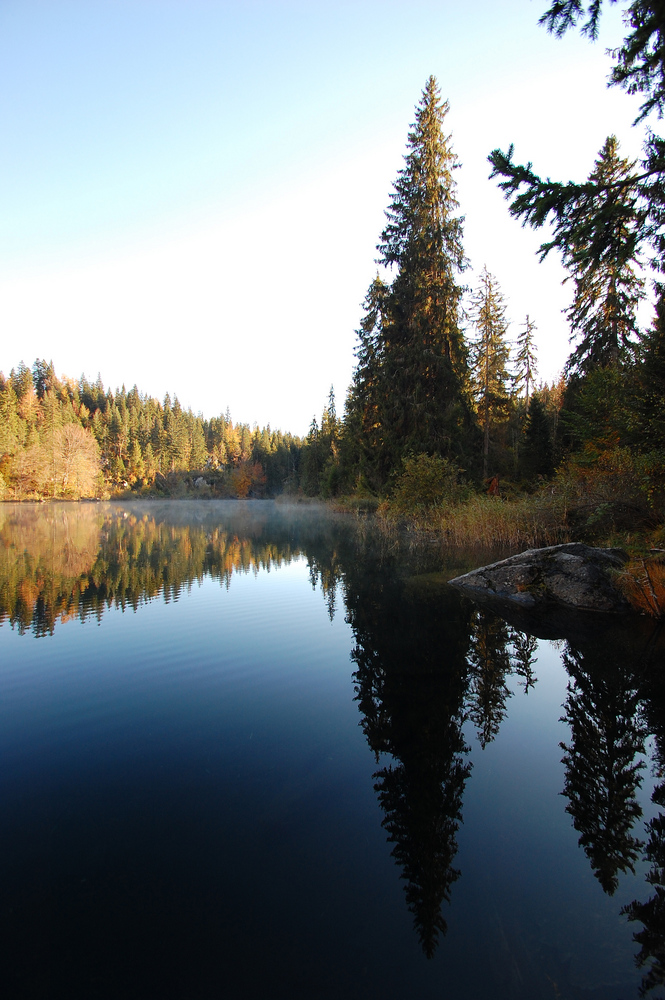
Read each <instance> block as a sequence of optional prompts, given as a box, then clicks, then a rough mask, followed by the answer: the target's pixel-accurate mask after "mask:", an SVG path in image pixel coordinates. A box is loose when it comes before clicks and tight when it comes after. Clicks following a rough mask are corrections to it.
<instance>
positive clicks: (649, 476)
mask: <svg viewBox="0 0 665 1000" xmlns="http://www.w3.org/2000/svg"><path fill="white" fill-rule="evenodd" d="M633 6H634V5H633ZM583 8H584V5H583V4H582V3H581V2H577V0H575V2H572V0H571V2H566V3H558V2H557V3H555V4H553V5H552V7H551V9H550V10H549V11H547V12H546V14H545V15H543V18H542V19H541V20H542V21H543V22H544V23H545V24H546V26H547V27H548V28H549V29H550V30H552V31H554V32H555V33H556V34H558V35H561V34H564V33H565V31H566V30H568V29H569V28H571V27H574V26H575V25H576V24H578V22H579V20H580V19H581V18H582V17H583V13H584V10H583ZM642 8H644V11H646V12H647V14H648V17H647V18H646V21H645V22H644V24H642V22H641V21H640V25H641V26H640V27H639V29H638V28H637V27H635V24H632V22H631V20H630V18H627V20H626V25H627V31H628V33H627V36H626V39H625V41H624V46H623V47H622V48H620V49H618V50H617V52H616V53H615V70H614V71H613V78H612V82H613V83H615V84H616V85H619V86H623V87H625V88H626V89H628V91H629V92H636V91H637V92H640V93H642V94H643V96H644V97H645V103H644V105H643V108H642V111H641V114H640V118H643V117H645V116H646V115H648V114H649V113H650V112H651V111H654V110H655V111H659V110H662V106H663V104H664V103H665V63H664V60H663V53H662V52H661V50H660V49H658V52H657V53H656V55H654V54H653V52H652V51H651V49H652V47H653V44H655V41H654V40H657V39H658V38H660V37H661V35H659V31H661V29H663V31H665V17H664V16H663V14H662V12H660V8H659V7H658V5H654V4H650V3H642V4H641V5H640V10H642ZM632 9H633V7H632V6H630V5H629V6H628V13H630V11H631V10H632ZM601 11H602V3H598V2H594V3H592V4H590V6H589V10H588V20H587V21H586V22H585V23H584V24H583V30H584V31H585V32H586V33H587V34H590V35H591V36H592V37H594V36H595V33H596V31H597V25H598V19H599V17H600V14H601ZM640 16H641V15H640ZM645 17H646V14H645ZM636 23H637V22H636ZM654 60H655V61H654ZM626 66H630V67H631V69H630V71H628V70H627V69H626ZM654 67H655V68H654ZM658 67H660V68H659V69H658ZM448 110H449V108H448V104H447V102H446V101H444V100H442V98H441V95H440V92H439V88H438V85H437V82H436V80H435V78H434V77H430V78H429V79H428V80H427V83H426V85H425V88H424V90H423V93H422V96H421V99H420V101H419V103H418V105H417V106H416V110H415V120H414V123H413V125H412V126H411V130H410V132H409V134H408V140H407V147H406V154H405V157H404V166H403V167H402V169H401V170H400V171H399V173H398V176H397V179H396V181H395V184H394V189H393V192H392V194H391V196H390V203H389V205H388V208H387V210H386V225H385V228H384V229H383V232H382V233H381V234H380V236H379V243H378V247H377V249H378V253H379V257H378V260H377V265H378V271H377V274H376V277H375V278H374V279H373V280H372V282H371V284H370V287H369V289H368V291H367V295H366V298H365V301H364V306H363V313H362V316H361V320H360V324H359V328H358V331H357V338H358V339H357V348H356V365H355V369H354V373H353V380H352V384H351V386H350V388H349V390H348V393H347V396H346V399H345V404H344V412H343V414H342V415H341V416H338V414H337V406H336V401H335V397H334V394H333V391H332V389H331V392H330V396H329V398H328V400H327V401H326V402H325V405H324V406H323V412H322V414H321V417H320V419H317V418H314V419H313V420H312V424H311V427H310V430H309V432H308V434H307V435H306V437H305V438H303V439H300V438H298V437H295V436H293V435H291V434H289V433H282V432H280V431H273V430H271V428H270V427H266V428H263V429H259V428H258V427H257V426H254V427H250V426H248V425H246V424H234V423H233V421H232V420H231V417H230V415H229V414H228V412H227V414H226V416H219V417H216V418H212V419H204V418H203V417H201V416H196V415H194V414H193V413H192V411H191V410H183V409H182V407H181V406H180V404H179V402H178V400H177V398H176V397H174V398H173V400H171V398H170V397H169V396H167V397H166V398H165V399H164V400H163V402H159V401H157V400H155V399H152V398H149V397H147V396H145V395H143V394H142V393H141V392H140V391H139V390H138V389H137V388H136V387H134V388H133V389H131V390H130V391H129V392H127V391H126V390H125V388H124V387H123V388H122V389H120V390H118V391H116V392H112V391H111V390H110V389H105V388H104V386H103V384H102V382H101V379H100V378H98V379H97V381H96V382H94V383H90V382H88V381H87V380H86V379H85V378H81V379H79V380H78V381H74V380H70V379H66V378H60V379H59V378H58V377H56V374H55V371H54V369H53V365H52V364H51V363H47V362H46V361H44V360H39V359H38V360H37V361H35V363H34V364H33V366H32V368H31V369H30V368H28V367H27V366H26V365H24V364H21V365H19V367H18V369H16V370H12V371H11V372H10V374H9V376H8V377H7V378H4V377H0V492H1V495H2V496H3V497H4V498H5V499H21V498H26V497H53V498H57V497H76V496H89V495H90V496H92V495H95V496H97V495H128V494H129V493H130V492H131V493H134V494H150V495H155V494H157V495H162V496H178V495H189V494H192V493H194V494H197V495H200V496H217V497H227V496H228V497H247V496H254V497H261V496H274V495H277V494H279V493H283V492H287V493H291V494H297V493H301V494H303V495H306V496H317V497H324V498H329V497H339V496H343V497H346V498H347V501H346V502H347V504H351V505H352V504H353V503H356V504H358V505H364V506H367V507H372V506H373V507H374V508H378V509H379V511H380V512H381V513H382V514H383V515H384V516H386V517H388V518H394V519H400V518H402V519H403V518H407V519H408V518H411V519H412V520H413V519H414V518H415V519H417V520H420V521H421V522H422V523H427V524H428V525H429V526H433V527H437V528H441V529H442V530H444V531H446V532H447V533H448V535H449V536H450V537H451V538H458V537H459V536H460V535H463V534H464V532H466V533H467V534H468V533H469V531H471V532H472V533H473V530H474V529H473V526H472V524H471V521H472V520H473V519H474V518H475V522H476V524H477V525H481V524H482V537H481V536H480V534H479V535H478V538H477V539H474V540H479V541H484V542H488V541H489V542H494V541H516V540H518V539H519V540H521V541H530V542H531V541H533V542H537V541H539V540H540V541H543V540H547V539H555V538H557V537H558V536H559V535H560V534H561V533H562V532H563V533H566V532H568V533H571V532H572V533H577V534H578V535H585V534H586V535H590V534H591V535H592V534H596V535H604V536H605V537H607V536H608V535H610V534H611V533H612V532H613V531H616V530H619V531H624V530H633V531H634V530H635V529H639V530H641V531H644V532H647V533H649V532H651V533H652V536H651V537H652V538H654V539H655V540H656V541H657V542H658V543H660V542H662V541H663V538H662V537H661V535H662V532H663V524H664V523H665V405H663V404H664V402H665V284H663V281H662V280H661V276H662V274H663V272H664V271H665V236H663V232H664V230H663V222H664V220H665V195H663V191H665V185H663V179H664V178H665V141H663V140H661V139H659V138H658V137H657V136H656V135H655V134H654V133H653V132H651V133H649V140H648V143H647V147H646V150H645V155H644V159H643V161H641V162H639V163H638V162H636V161H632V160H629V159H627V158H625V157H623V156H622V154H621V150H620V145H619V142H618V140H617V138H616V137H615V136H612V135H611V136H608V137H607V139H606V140H605V142H604V143H603V145H602V148H601V149H600V150H599V152H598V155H597V158H596V161H595V163H594V164H593V166H592V169H591V170H590V172H589V175H588V177H587V178H586V180H585V181H584V182H582V183H572V182H569V183H567V184H561V183H558V182H554V181H550V180H549V179H547V180H543V179H542V178H541V177H539V176H538V175H537V174H536V173H535V172H534V170H533V168H532V166H531V164H526V165H519V164H517V163H515V162H514V159H513V148H512V147H510V148H509V149H508V151H507V152H502V151H501V150H499V149H496V150H494V151H493V152H492V153H491V155H490V156H489V160H490V163H491V166H492V175H493V176H494V177H496V178H497V179H498V182H499V184H500V186H501V188H502V189H503V191H504V193H505V195H506V198H507V199H508V202H509V210H510V212H511V214H512V215H514V216H515V217H516V218H517V219H519V220H521V221H522V223H523V224H527V225H530V226H532V227H534V228H540V227H542V226H544V225H547V226H548V233H549V237H550V238H549V239H547V240H546V241H545V242H544V243H543V244H542V246H541V248H540V253H541V256H542V257H544V256H546V255H547V254H548V253H550V252H551V251H556V252H558V253H559V254H560V256H561V259H562V261H563V264H564V266H565V268H566V271H567V280H568V281H569V287H570V289H571V304H570V306H569V308H568V309H567V311H566V316H567V320H568V324H569V329H570V338H571V353H570V355H569V358H568V361H567V363H566V365H565V368H564V371H563V373H562V375H561V377H560V379H559V380H558V381H557V382H556V383H555V384H551V385H548V384H543V383H539V382H538V380H537V379H538V369H537V362H538V359H537V352H536V332H537V319H538V318H537V317H535V316H532V315H526V316H524V317H523V319H522V320H521V322H518V323H516V324H515V325H513V326H511V325H510V324H509V321H508V318H507V313H506V304H505V301H504V298H503V295H502V292H501V287H500V282H499V279H498V278H497V276H495V275H494V274H492V273H490V271H489V270H488V269H487V268H486V267H485V268H483V269H482V271H481V272H480V273H479V274H478V276H477V279H476V280H475V281H474V280H471V279H472V274H471V271H470V265H469V261H468V259H467V257H466V254H465V251H464V217H463V215H462V214H461V213H460V210H459V209H460V206H459V204H458V201H457V190H456V182H455V173H456V170H457V169H458V167H459V163H458V161H457V157H456V155H455V153H454V150H453V147H452V139H451V136H450V135H449V134H447V132H446V116H447V114H448ZM649 273H650V274H652V275H655V281H653V280H652V281H651V282H650V283H648V282H647V280H646V277H645V275H646V274H649ZM652 293H653V294H652ZM649 296H651V297H652V300H653V302H654V317H653V321H652V322H647V324H646V328H642V327H641V326H640V324H639V323H638V315H641V314H642V313H641V312H640V309H641V307H642V304H643V303H644V301H645V299H647V298H648V297H649ZM488 494H489V495H490V496H491V497H492V499H493V500H496V499H497V498H503V499H508V500H511V499H515V498H517V497H518V498H519V500H520V503H521V507H520V506H518V505H517V506H514V507H513V508H511V510H514V511H515V512H516V514H515V516H516V517H517V518H518V521H519V525H518V527H516V528H515V529H514V531H513V535H512V536H511V537H504V534H503V532H504V527H503V526H502V525H503V522H504V521H505V515H506V505H505V504H504V505H503V509H500V508H501V505H498V504H497V503H494V505H493V507H491V506H489V505H488V504H487V503H485V499H486V498H487V495H488ZM529 497H531V498H535V499H534V500H533V502H532V503H530V501H529V500H528V498H529ZM529 503H530V505H529ZM474 512H475V513H474ZM470 514H473V517H472V518H470ZM502 519H503V520H502ZM500 522H501V524H500ZM529 525H530V527H529ZM478 530H479V531H480V530H481V529H480V528H479V529H478ZM654 533H655V534H654ZM659 533H660V534H659ZM508 534H510V532H508Z"/></svg>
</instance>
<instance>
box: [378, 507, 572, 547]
mask: <svg viewBox="0 0 665 1000" xmlns="http://www.w3.org/2000/svg"><path fill="white" fill-rule="evenodd" d="M378 513H379V515H380V516H381V515H383V516H384V517H386V516H387V517H388V518H390V513H391V512H390V508H389V504H387V505H385V507H384V510H381V508H380V509H379V512H378ZM407 523H408V526H409V527H411V528H414V529H416V530H422V531H434V532H436V533H437V534H441V535H442V536H443V537H445V538H446V540H447V541H448V542H449V544H451V545H478V546H483V547H487V548H491V547H494V546H510V547H513V548H521V549H527V548H535V547H537V546H541V545H556V544H557V543H559V542H565V541H568V539H569V534H568V529H567V527H566V507H565V500H564V499H563V498H562V497H558V496H553V495H551V494H538V495H535V496H524V497H518V498H515V499H511V500H502V499H499V498H497V497H489V496H483V495H476V496H472V497H470V498H469V499H468V500H466V501H464V502H463V503H458V504H453V505H441V506H438V507H433V508H431V509H430V510H429V511H427V512H426V513H422V514H420V515H415V516H413V517H411V518H408V519H407Z"/></svg>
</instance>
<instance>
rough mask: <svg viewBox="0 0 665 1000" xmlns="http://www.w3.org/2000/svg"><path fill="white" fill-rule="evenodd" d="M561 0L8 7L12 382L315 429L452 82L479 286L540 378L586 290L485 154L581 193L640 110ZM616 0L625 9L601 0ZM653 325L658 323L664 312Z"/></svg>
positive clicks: (605, 27)
mask: <svg viewBox="0 0 665 1000" xmlns="http://www.w3.org/2000/svg"><path fill="white" fill-rule="evenodd" d="M547 5H548V4H547V0H501V2H497V0H494V2H490V0H470V2H469V3H467V4H465V5H464V6H461V5H459V4H457V3H455V4H453V3H451V2H449V0H439V2H438V3H435V2H430V0H410V2H409V3H406V2H402V0H392V2H391V0H383V2H381V3H379V2H378V0H355V2H348V0H343V2H337V3H335V4H334V5H331V4H329V3H323V2H318V0H309V2H305V0H290V2H281V0H273V2H268V0H254V2H253V0H248V2H245V3H242V4H239V3H231V2H222V0H218V2H215V0H186V2H185V0H100V2H99V3H97V2H95V3H92V4H91V3H89V2H84V0H70V2H64V0H41V2H40V0H20V2H19V0H5V2H4V3H3V4H2V6H1V7H0V122H1V125H2V135H3V143H2V152H1V153H0V218H1V219H2V220H3V221H2V225H0V329H2V338H1V340H2V351H1V352H0V370H2V371H4V373H5V375H8V374H9V371H10V369H11V368H12V367H16V366H17V365H18V363H19V362H20V361H21V360H23V361H24V362H25V363H26V364H28V365H30V366H31V365H32V363H33V362H34V360H35V358H37V357H39V358H45V359H46V360H52V361H53V363H54V366H55V369H56V372H57V373H58V374H59V375H68V376H70V377H73V378H78V377H79V376H80V375H81V374H83V373H84V374H85V375H86V376H87V377H88V378H89V379H91V380H94V379H95V378H96V377H97V374H98V373H99V374H101V377H102V379H103V381H104V384H105V386H107V387H108V386H110V387H111V388H113V389H115V388H116V387H118V386H119V385H120V384H122V383H123V382H124V383H125V385H126V386H127V388H128V389H129V388H131V386H132V385H133V384H136V385H137V386H138V388H139V390H140V391H141V392H144V393H147V394H148V395H151V396H156V397H157V398H159V399H163V397H164V394H165V393H166V392H169V393H170V394H171V395H172V396H173V394H176V395H177V396H178V398H179V400H180V402H181V404H182V405H183V406H185V407H189V406H191V407H192V409H193V410H194V411H195V412H199V411H200V412H202V413H203V414H204V415H205V416H214V415H216V414H219V413H223V412H224V411H225V410H226V409H227V407H228V408H229V409H230V411H231V415H232V417H233V419H234V421H242V422H248V423H250V424H251V423H254V422H256V423H258V424H259V425H260V426H263V425H265V424H268V423H269V424H270V425H271V426H272V427H273V428H278V427H279V428H281V429H282V430H290V431H292V432H293V433H295V434H305V433H306V432H307V428H308V427H309V424H310V422H311V419H312V416H314V415H316V417H317V419H318V418H320V415H321V411H322V409H323V406H324V405H325V403H326V400H327V396H328V391H329V388H330V385H331V384H333V385H334V389H335V394H336V399H337V409H338V413H341V412H342V410H343V406H344V399H345V396H346V391H347V388H348V386H349V384H350V381H351V374H352V370H353V364H354V357H353V350H354V346H355V342H356V337H355V330H356V329H357V327H358V325H359V321H360V318H361V315H362V309H361V304H362V301H363V299H364V296H365V293H366V291H367V287H368V285H369V283H370V281H371V280H372V278H373V276H374V274H375V273H376V264H375V259H376V257H377V250H376V244H377V243H378V241H379V237H380V234H381V230H382V228H383V225H384V221H385V216H384V211H385V208H386V207H387V205H388V202H389V195H390V192H391V190H392V185H393V182H394V181H395V178H396V176H397V172H398V170H399V169H400V167H401V165H402V163H403V159H402V157H403V155H404V152H405V150H406V140H407V134H408V131H409V126H410V124H411V123H412V121H413V116H414V108H415V105H416V104H417V103H418V100H419V99H420V95H421V91H422V88H423V86H424V84H425V81H426V79H427V77H428V76H429V75H430V74H431V73H433V74H434V75H435V76H436V77H437V80H438V82H439V86H440V88H441V93H442V97H443V98H444V99H447V100H448V101H449V102H450V112H449V115H448V117H447V119H446V125H447V131H448V132H449V133H450V134H451V137H452V147H453V149H454V151H455V153H456V154H457V156H458V157H459V160H460V163H461V167H460V169H459V170H458V171H457V182H458V199H459V202H460V209H459V211H460V214H462V215H464V216H465V240H464V243H465V248H466V253H467V256H468V258H469V260H470V264H471V267H470V269H469V270H468V271H467V272H466V273H465V275H464V279H463V280H464V281H465V283H467V284H469V285H471V286H472V287H473V285H474V283H475V282H476V281H477V279H478V275H479V274H480V272H481V271H482V268H483V266H484V265H486V266H487V268H488V269H489V270H490V271H491V272H492V274H494V275H495V277H496V278H497V280H498V282H499V285H500V287H501V289H502V291H503V293H504V296H505V298H506V304H507V313H508V317H509V319H510V320H511V321H512V323H511V327H510V330H509V337H510V339H512V340H514V339H515V338H516V336H517V333H518V331H519V327H520V325H521V324H522V323H523V321H524V317H525V315H526V314H527V313H528V314H529V315H530V317H531V318H532V319H533V320H534V321H535V322H536V325H537V327H538V334H537V341H538V349H539V358H540V366H539V367H540V376H541V378H543V379H546V380H548V381H551V380H552V379H554V378H556V377H557V375H558V374H559V372H560V371H561V368H562V367H563V364H564V362H565V359H566V357H567V355H568V353H569V350H570V345H569V343H568V331H567V328H566V323H565V319H564V317H563V316H562V315H561V310H562V309H563V308H565V307H566V306H567V305H568V304H569V302H570V297H571V294H572V289H571V287H570V285H565V286H562V284H561V281H562V279H563V277H564V276H565V275H564V272H563V270H562V268H561V266H560V263H559V261H558V259H557V258H555V256H554V255H551V257H550V259H548V260H547V261H546V262H545V263H544V264H539V263H538V261H537V258H536V255H535V250H536V248H537V247H538V245H539V244H540V243H541V242H542V240H543V239H544V238H545V236H546V234H545V233H542V234H541V233H533V232H532V231H530V230H524V229H522V228H521V227H520V225H519V223H517V222H515V221H514V220H512V219H511V218H510V216H509V214H508V209H507V205H506V203H505V201H504V199H503V197H502V195H501V193H500V191H499V190H498V188H497V185H496V183H495V182H493V181H489V180H488V175H489V170H490V168H489V164H488V163H487V155H488V153H489V152H490V151H491V150H492V149H493V148H494V147H496V146H500V147H501V148H503V149H507V147H508V145H509V144H510V143H511V142H514V143H515V157H516V159H517V160H519V161H521V162H523V161H526V160H531V161H532V162H533V164H534V167H535V169H536V170H538V171H539V172H541V173H542V174H544V175H548V176H551V177H552V178H556V179H560V180H568V179H573V180H582V179H584V178H585V177H586V176H587V175H588V173H589V171H590V170H591V168H592V166H593V162H594V159H595V157H596V155H597V153H598V151H599V150H600V148H601V146H602V144H603V142H604V140H605V138H606V136H607V135H609V134H611V133H614V134H616V135H617V137H618V138H619V141H620V142H621V149H622V152H623V153H624V155H629V156H631V157H636V156H638V155H639V153H640V149H641V143H642V141H643V137H644V130H643V129H634V128H631V122H632V120H633V119H634V117H635V115H636V112H637V105H638V102H637V101H636V100H633V99H630V98H628V97H626V95H625V94H623V92H622V91H620V90H618V89H617V88H611V89H608V88H607V87H606V77H607V73H608V71H609V68H610V65H611V63H610V60H609V58H608V57H607V55H606V53H605V50H606V48H608V47H611V46H613V45H616V44H617V43H618V42H619V41H620V39H621V37H622V36H623V31H622V26H621V22H620V10H619V9H618V8H617V7H616V6H612V7H611V8H609V9H608V10H607V11H606V12H605V13H604V15H603V17H602V19H601V34H600V39H599V41H598V42H597V43H595V44H591V43H589V42H588V41H587V40H585V39H583V38H581V37H580V36H579V35H576V34H574V33H570V34H569V35H567V36H565V37H564V38H563V39H561V40H557V39H555V38H553V37H552V36H550V35H548V34H547V32H546V31H545V29H544V28H541V27H539V26H538V24H537V21H538V17H539V16H540V15H541V14H542V13H543V11H544V10H545V8H546V7H547ZM605 6H607V5H605ZM648 318H649V312H648V310H647V311H646V312H645V322H648Z"/></svg>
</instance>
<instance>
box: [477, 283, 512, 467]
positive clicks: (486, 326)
mask: <svg viewBox="0 0 665 1000" xmlns="http://www.w3.org/2000/svg"><path fill="white" fill-rule="evenodd" d="M472 301H473V306H472V313H473V319H474V324H475V327H476V332H477V336H476V339H475V341H474V343H473V345H472V371H473V385H474V395H475V399H476V406H477V409H478V417H479V421H480V425H481V427H482V431H483V477H486V476H487V473H488V465H489V450H490V435H491V431H492V429H493V427H494V426H495V425H496V423H497V422H498V421H500V420H501V419H503V418H505V417H506V415H507V412H508V406H509V404H510V393H509V390H508V382H509V379H510V376H509V374H508V369H507V365H508V357H509V354H510V349H509V347H508V344H507V343H506V331H507V329H508V324H507V322H506V309H505V305H504V301H503V296H502V294H501V290H500V288H499V284H498V282H497V280H496V278H495V277H494V275H492V274H490V273H489V271H488V270H487V268H486V267H485V268H483V273H482V274H481V276H480V284H479V287H478V289H477V290H476V291H475V293H474V295H473V300H472Z"/></svg>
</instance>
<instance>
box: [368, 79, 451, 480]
mask: <svg viewBox="0 0 665 1000" xmlns="http://www.w3.org/2000/svg"><path fill="white" fill-rule="evenodd" d="M448 110H449V109H448V103H447V102H446V101H444V102H442V101H441V98H440V93H439V88H438V86H437V82H436V80H435V78H434V77H433V76H431V77H430V78H429V79H428V81H427V83H426V85H425V89H424V91H423V94H422V98H421V100H420V103H419V104H418V106H417V108H416V120H415V122H414V124H413V126H412V129H411V131H410V133H409V137H408V143H407V153H406V155H405V162H404V166H403V168H402V169H401V170H400V172H399V174H398V177H397V180H396V182H395V185H394V191H393V193H392V194H391V201H390V205H389V207H388V209H387V211H386V216H387V220H388V221H387V224H386V227H385V229H384V230H383V233H382V235H381V243H380V244H379V246H378V250H379V253H380V257H379V263H380V264H382V265H383V266H385V267H388V268H391V269H394V270H395V277H394V278H393V281H392V283H391V285H390V286H389V287H388V288H387V289H386V290H385V291H384V289H383V288H382V287H381V285H380V284H378V283H377V282H375V283H374V284H373V286H372V288H371V289H370V293H368V298H367V300H366V315H365V320H364V321H363V325H362V331H363V335H364V339H363V337H361V344H360V348H359V353H358V358H359V366H358V369H357V372H356V377H355V379H354V392H355V400H354V405H355V406H356V408H357V409H358V410H359V411H360V412H361V413H362V420H363V425H365V424H366V423H370V425H371V448H372V450H373V451H374V450H375V449H380V450H381V453H382V461H381V465H382V468H381V471H380V476H381V478H382V479H384V480H385V478H386V477H387V474H388V473H389V472H391V471H393V470H395V469H397V468H399V467H400V465H401V461H402V458H403V457H404V455H406V454H407V453H409V452H427V453H429V454H436V453H438V454H441V455H449V454H451V453H452V452H454V451H455V450H456V448H457V447H459V437H460V432H461V428H462V426H463V424H464V423H465V420H467V421H468V408H467V406H466V400H465V395H464V392H465V388H466V383H467V379H468V371H467V352H466V347H465V344H464V338H463V334H462V329H461V321H460V313H461V297H462V293H463V288H462V286H461V285H460V284H459V283H458V275H459V274H460V272H461V271H462V270H463V269H464V267H465V264H466V261H465V257H464V250H463V247H462V222H463V220H462V219H461V218H460V217H459V216H457V215H456V214H455V213H456V210H457V208H458V202H457V199H456V190H455V188H456V185H455V181H454V179H453V172H454V170H455V169H456V167H457V165H458V164H457V157H456V156H455V154H454V153H453V151H452V149H451V146H450V137H449V136H447V135H446V134H445V133H444V121H445V117H446V115H447V113H448ZM375 464H377V465H378V462H376V463H375Z"/></svg>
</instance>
